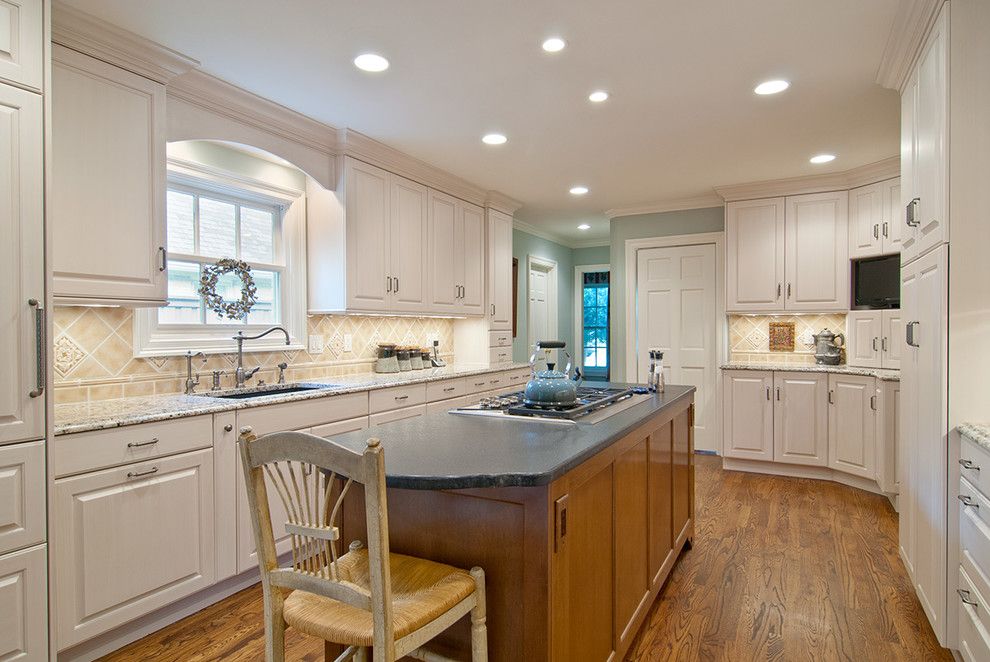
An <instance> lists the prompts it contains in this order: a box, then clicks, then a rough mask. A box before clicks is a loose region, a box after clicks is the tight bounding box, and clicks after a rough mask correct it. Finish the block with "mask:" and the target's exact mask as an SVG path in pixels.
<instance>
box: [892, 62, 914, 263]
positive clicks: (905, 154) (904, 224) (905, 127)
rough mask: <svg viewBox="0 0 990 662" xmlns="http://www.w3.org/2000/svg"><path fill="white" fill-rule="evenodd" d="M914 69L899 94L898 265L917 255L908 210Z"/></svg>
mask: <svg viewBox="0 0 990 662" xmlns="http://www.w3.org/2000/svg"><path fill="white" fill-rule="evenodd" d="M917 116H918V70H917V69H915V70H914V72H913V73H912V74H911V77H910V78H909V79H908V82H907V83H906V84H905V86H904V92H903V93H902V94H901V200H900V205H901V207H900V210H899V211H898V215H897V216H896V218H897V219H898V225H899V226H900V228H901V234H900V237H901V264H904V263H905V262H909V261H910V260H912V259H913V258H915V257H916V256H917V255H918V231H917V228H915V227H914V226H913V225H911V224H910V218H909V215H908V211H909V210H910V209H913V208H914V205H913V204H912V200H914V199H915V198H917V197H918V169H917V159H918V121H917Z"/></svg>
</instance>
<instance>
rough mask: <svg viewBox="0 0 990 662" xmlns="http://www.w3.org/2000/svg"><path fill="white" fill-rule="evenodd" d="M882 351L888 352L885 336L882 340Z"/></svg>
mask: <svg viewBox="0 0 990 662" xmlns="http://www.w3.org/2000/svg"><path fill="white" fill-rule="evenodd" d="M880 349H881V351H884V352H886V351H887V336H884V337H883V338H881V339H880Z"/></svg>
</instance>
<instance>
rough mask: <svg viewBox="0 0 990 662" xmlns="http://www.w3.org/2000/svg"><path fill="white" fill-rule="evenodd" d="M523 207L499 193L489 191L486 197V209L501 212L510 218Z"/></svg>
mask: <svg viewBox="0 0 990 662" xmlns="http://www.w3.org/2000/svg"><path fill="white" fill-rule="evenodd" d="M522 206H523V205H522V203H521V202H519V201H518V200H516V199H514V198H510V197H509V196H507V195H505V194H503V193H499V192H498V191H488V193H487V194H486V195H485V207H487V208H489V209H494V210H496V211H500V212H502V213H503V214H506V215H508V216H512V215H513V214H515V213H516V212H517V211H518V210H519V208H520V207H522Z"/></svg>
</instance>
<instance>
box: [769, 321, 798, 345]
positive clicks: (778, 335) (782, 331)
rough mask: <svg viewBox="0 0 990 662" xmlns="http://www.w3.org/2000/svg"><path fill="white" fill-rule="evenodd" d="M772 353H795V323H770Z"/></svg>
mask: <svg viewBox="0 0 990 662" xmlns="http://www.w3.org/2000/svg"><path fill="white" fill-rule="evenodd" d="M770 351H771V352H793V351H794V322H770Z"/></svg>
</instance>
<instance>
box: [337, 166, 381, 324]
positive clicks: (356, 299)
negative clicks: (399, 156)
mask: <svg viewBox="0 0 990 662" xmlns="http://www.w3.org/2000/svg"><path fill="white" fill-rule="evenodd" d="M390 197H391V196H390V195H389V173H388V172H386V171H385V170H382V169H381V168H376V167H375V166H372V165H368V164H367V163H363V162H361V161H357V160H355V159H350V158H348V159H345V161H344V214H345V222H346V224H347V229H346V236H347V257H346V264H347V308H348V310H355V311H367V312H386V311H387V310H388V298H389V294H390V292H391V288H390V287H389V284H390V281H389V279H390V276H389V273H388V260H389V256H390V254H391V252H390V251H389V240H390V237H389V203H390Z"/></svg>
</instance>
